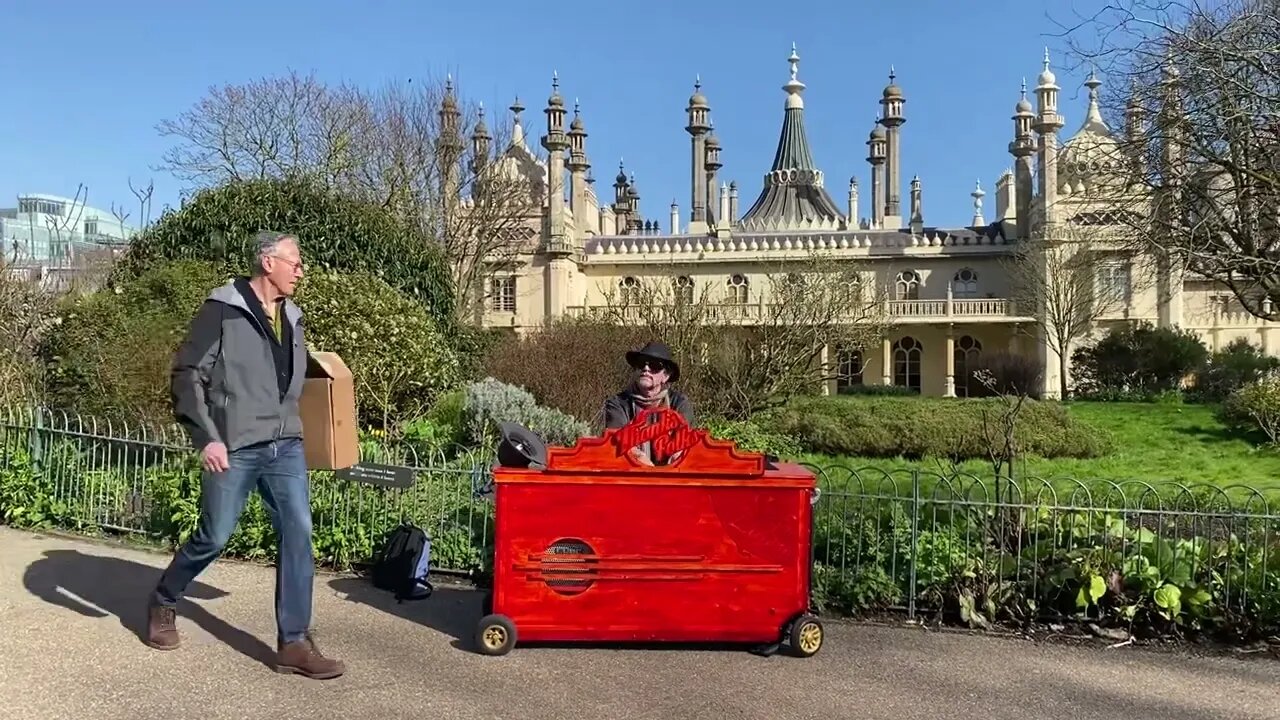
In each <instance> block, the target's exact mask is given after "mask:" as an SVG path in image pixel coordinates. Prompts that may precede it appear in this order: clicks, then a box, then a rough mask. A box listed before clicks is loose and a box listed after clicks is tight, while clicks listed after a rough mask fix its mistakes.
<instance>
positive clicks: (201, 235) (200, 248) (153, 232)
mask: <svg viewBox="0 0 1280 720" xmlns="http://www.w3.org/2000/svg"><path fill="white" fill-rule="evenodd" d="M259 230H279V231H281V232H289V233H294V234H296V235H297V236H298V238H299V240H300V241H301V245H302V248H301V250H302V255H303V258H304V259H305V261H306V263H307V266H308V268H310V269H312V270H313V271H337V272H343V273H348V272H351V273H354V272H367V273H372V274H374V275H376V276H378V277H380V278H382V279H383V280H385V281H386V282H387V283H388V284H389V285H391V287H393V288H395V289H396V290H399V291H400V292H402V293H403V294H405V295H407V296H408V297H410V298H413V299H415V300H417V301H419V302H421V303H422V304H423V305H425V306H426V307H427V309H428V311H429V312H430V313H431V315H432V316H433V317H435V318H436V319H437V320H439V321H441V322H442V323H444V325H445V326H446V327H448V328H450V329H452V325H453V317H454V316H453V313H454V295H453V285H452V281H451V279H450V272H449V265H448V263H447V262H446V260H445V259H444V256H443V255H442V254H441V252H440V251H439V249H438V248H439V246H438V244H437V243H434V242H432V240H433V239H432V238H430V237H428V236H426V235H425V234H424V233H423V231H422V229H421V228H420V227H418V226H416V225H413V224H408V223H404V222H401V221H400V220H398V219H397V217H396V215H395V214H394V213H393V212H391V211H390V210H388V209H386V208H384V207H382V206H380V205H377V204H374V203H369V202H364V201H362V200H359V199H356V198H353V197H349V196H346V195H342V194H340V193H337V192H332V191H329V190H326V189H324V188H322V187H320V186H318V185H315V184H312V183H310V182H308V181H306V180H303V179H283V180H280V179H258V180H244V181H235V182H229V183H226V184H224V185H220V186H218V187H214V188H209V189H207V190H203V191H201V192H199V193H197V194H196V195H195V196H194V197H193V198H191V199H190V200H189V201H187V202H184V203H183V205H182V207H181V208H179V209H177V210H169V211H167V212H166V213H165V214H164V215H163V216H162V217H161V218H160V219H159V220H158V221H156V222H155V223H154V224H153V225H151V226H150V227H148V228H147V229H145V230H144V231H143V232H142V233H141V234H140V235H139V236H138V237H137V238H135V239H134V240H133V241H132V242H131V243H130V245H129V250H128V252H127V253H125V255H124V257H123V258H122V259H121V262H120V264H119V265H118V266H117V268H116V270H115V272H114V273H113V277H112V283H113V284H114V283H116V282H124V281H127V280H128V279H130V278H133V277H136V276H137V275H139V274H141V273H143V272H145V271H146V270H147V269H148V268H150V267H151V266H153V265H155V264H157V263H163V262H165V261H169V260H175V259H192V260H201V261H205V262H208V263H213V264H215V265H218V266H220V267H224V268H225V269H226V271H227V272H228V273H240V274H243V273H245V272H246V271H247V269H248V264H249V262H250V261H251V260H252V258H253V248H252V247H251V245H250V239H251V238H252V237H253V234H254V233H256V232H258V231H259Z"/></svg>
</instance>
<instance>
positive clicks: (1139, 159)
mask: <svg viewBox="0 0 1280 720" xmlns="http://www.w3.org/2000/svg"><path fill="white" fill-rule="evenodd" d="M1124 135H1125V149H1126V150H1127V151H1128V155H1129V164H1130V172H1131V173H1133V177H1132V179H1131V182H1133V183H1143V182H1144V181H1145V180H1146V176H1147V146H1146V142H1145V140H1144V138H1145V136H1146V113H1144V112H1143V109H1142V103H1141V101H1139V99H1138V84H1137V81H1136V80H1135V81H1134V84H1133V87H1132V89H1130V91H1129V103H1128V105H1127V106H1126V107H1125V110H1124Z"/></svg>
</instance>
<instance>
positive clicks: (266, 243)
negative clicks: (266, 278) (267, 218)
mask: <svg viewBox="0 0 1280 720" xmlns="http://www.w3.org/2000/svg"><path fill="white" fill-rule="evenodd" d="M286 240H289V241H292V242H294V243H297V242H298V236H297V235H291V234H289V233H283V232H275V231H274V230H260V231H258V233H257V234H256V235H254V236H253V274H254V275H261V274H262V273H263V271H264V270H265V268H264V267H263V266H262V260H263V258H265V257H267V256H268V255H274V254H275V252H276V248H278V247H280V243H282V242H285V241H286Z"/></svg>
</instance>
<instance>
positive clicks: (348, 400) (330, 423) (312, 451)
mask: <svg viewBox="0 0 1280 720" xmlns="http://www.w3.org/2000/svg"><path fill="white" fill-rule="evenodd" d="M298 410H299V412H300V413H301V414H302V447H303V452H304V453H305V455H306V458H307V467H308V468H310V469H312V470H340V469H342V468H349V467H351V466H352V465H355V464H356V463H357V462H359V461H360V443H359V437H358V428H357V425H356V387H355V379H354V378H353V377H352V375H351V371H350V370H349V369H347V364H346V363H344V362H342V358H340V357H338V356H337V355H336V354H334V353H329V352H314V353H309V354H308V358H307V378H306V380H305V381H304V382H303V384H302V397H301V398H300V399H299V400H298Z"/></svg>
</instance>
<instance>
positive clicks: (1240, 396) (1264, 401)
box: [1219, 373, 1280, 444]
mask: <svg viewBox="0 0 1280 720" xmlns="http://www.w3.org/2000/svg"><path fill="white" fill-rule="evenodd" d="M1219 418H1220V419H1221V420H1222V422H1223V423H1224V424H1226V425H1227V426H1228V427H1231V428H1232V429H1234V430H1236V431H1238V432H1245V433H1253V432H1255V431H1261V432H1262V434H1263V435H1265V436H1266V437H1267V440H1268V441H1269V442H1270V443H1272V444H1276V443H1280V375H1277V374H1275V373H1271V374H1268V375H1267V376H1265V377H1263V378H1262V379H1260V380H1257V381H1255V382H1251V383H1248V384H1247V385H1245V386H1243V387H1241V388H1239V389H1237V390H1236V391H1235V392H1233V393H1231V395H1230V397H1228V398H1227V400H1226V402H1224V403H1223V404H1222V409H1221V410H1220V411H1219Z"/></svg>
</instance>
